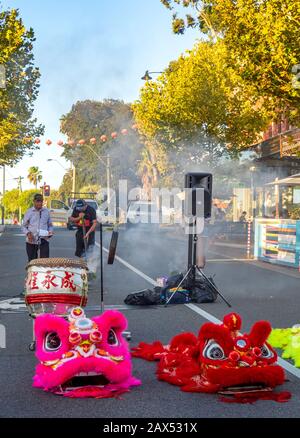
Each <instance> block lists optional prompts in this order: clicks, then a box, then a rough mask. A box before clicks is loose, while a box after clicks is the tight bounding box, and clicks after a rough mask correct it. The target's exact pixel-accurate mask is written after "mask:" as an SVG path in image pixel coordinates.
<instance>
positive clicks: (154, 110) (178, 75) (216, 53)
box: [133, 41, 269, 164]
mask: <svg viewBox="0 0 300 438" xmlns="http://www.w3.org/2000/svg"><path fill="white" fill-rule="evenodd" d="M133 110H134V114H135V118H136V120H137V123H138V125H139V129H140V131H141V132H142V133H143V134H145V135H146V136H148V137H153V138H156V139H157V140H158V141H159V142H161V143H162V144H165V145H166V146H167V147H168V148H169V149H170V148H172V149H174V150H177V151H178V152H179V153H181V152H182V150H184V149H186V148H189V147H191V146H193V147H194V148H196V155H197V161H198V162H201V161H204V160H205V162H207V163H210V164H215V163H216V162H217V160H218V158H220V157H221V156H224V155H226V152H227V150H230V151H231V153H233V154H234V153H236V152H238V151H240V150H241V149H243V148H245V147H248V146H249V145H251V144H252V143H253V140H254V139H255V138H256V135H257V133H258V132H260V131H261V130H263V129H264V128H265V127H266V126H267V124H268V122H269V120H268V118H267V114H266V113H265V111H264V108H263V107H262V106H261V105H259V102H257V101H256V99H255V96H254V97H253V89H252V88H251V87H250V86H247V87H246V86H244V83H243V80H242V79H241V77H240V76H239V75H238V74H237V73H236V72H235V70H234V69H233V68H232V67H230V66H228V65H227V50H226V47H225V45H224V43H223V42H222V41H219V42H218V43H215V44H214V43H210V42H200V43H198V44H196V45H195V47H194V49H193V50H191V51H190V52H188V53H187V54H186V55H185V56H181V57H180V58H179V59H178V60H177V61H173V62H172V63H170V65H169V68H168V69H167V70H166V71H165V72H164V73H163V74H162V75H161V76H160V77H159V78H158V80H157V81H156V82H147V83H146V85H145V86H144V87H143V88H142V89H141V93H140V99H139V101H137V102H135V103H134V105H133Z"/></svg>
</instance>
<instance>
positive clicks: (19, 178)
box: [14, 176, 24, 225]
mask: <svg viewBox="0 0 300 438" xmlns="http://www.w3.org/2000/svg"><path fill="white" fill-rule="evenodd" d="M14 179H15V180H17V181H18V189H19V195H20V194H21V193H22V179H24V178H23V177H22V176H19V177H18V178H14ZM21 220H22V209H21V206H20V204H19V224H20V225H21Z"/></svg>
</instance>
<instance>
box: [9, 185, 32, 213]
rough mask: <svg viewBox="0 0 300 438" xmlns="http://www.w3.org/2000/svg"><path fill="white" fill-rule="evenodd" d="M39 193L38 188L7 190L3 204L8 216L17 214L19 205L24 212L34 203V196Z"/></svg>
mask: <svg viewBox="0 0 300 438" xmlns="http://www.w3.org/2000/svg"><path fill="white" fill-rule="evenodd" d="M36 193H37V191H36V190H25V191H24V192H20V191H19V189H13V190H9V191H7V192H5V195H4V197H3V205H4V208H5V214H6V216H7V217H9V216H11V215H17V214H18V212H19V207H21V211H22V213H23V214H24V213H25V212H26V210H28V208H30V207H32V205H33V196H34V195H35V194H36Z"/></svg>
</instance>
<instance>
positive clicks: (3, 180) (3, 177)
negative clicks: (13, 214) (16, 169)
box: [2, 163, 5, 225]
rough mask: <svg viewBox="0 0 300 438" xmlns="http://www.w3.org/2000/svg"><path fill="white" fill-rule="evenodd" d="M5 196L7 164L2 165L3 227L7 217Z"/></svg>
mask: <svg viewBox="0 0 300 438" xmlns="http://www.w3.org/2000/svg"><path fill="white" fill-rule="evenodd" d="M4 195H5V164H4V163H3V164H2V225H4V216H5V209H4V203H3V198H4Z"/></svg>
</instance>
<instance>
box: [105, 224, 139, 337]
mask: <svg viewBox="0 0 300 438" xmlns="http://www.w3.org/2000/svg"><path fill="white" fill-rule="evenodd" d="M118 236H119V233H118V231H115V230H114V231H113V233H112V236H111V241H110V245H109V253H108V261H107V263H108V264H109V265H112V264H113V263H114V260H115V255H116V249H117V243H118ZM100 271H101V312H104V290H103V225H102V223H100ZM123 336H124V338H125V339H126V340H127V341H130V340H131V332H130V331H124V332H123Z"/></svg>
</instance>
